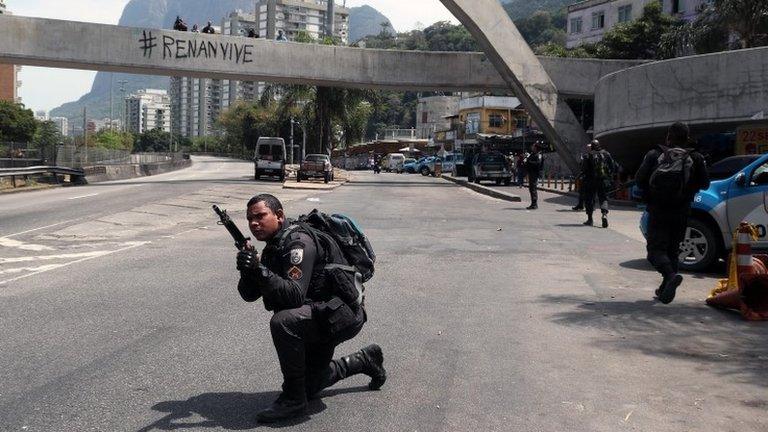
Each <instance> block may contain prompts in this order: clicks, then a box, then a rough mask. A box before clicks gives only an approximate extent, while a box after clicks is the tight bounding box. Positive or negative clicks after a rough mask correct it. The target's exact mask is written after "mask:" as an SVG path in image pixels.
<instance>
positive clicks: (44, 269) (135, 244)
mask: <svg viewBox="0 0 768 432" xmlns="http://www.w3.org/2000/svg"><path fill="white" fill-rule="evenodd" d="M149 243H152V242H149V241H144V242H130V243H126V244H128V245H129V246H127V247H124V248H120V249H115V250H113V251H109V252H108V253H105V254H102V255H99V257H101V256H107V255H111V254H114V253H118V252H123V251H127V250H129V249H134V248H137V247H139V246H144V245H146V244H149ZM94 258H98V257H85V258H81V259H79V260H75V261H70V262H68V263H66V264H52V265H49V266H42V267H38V268H37V270H35V271H33V272H32V273H28V274H25V275H21V276H17V277H15V278H11V279H6V280H2V281H0V285H5V284H7V283H10V282H14V281H17V280H19V279H24V278H28V277H30V276H34V275H38V274H40V273H44V272H47V271H51V270H55V269H58V268H62V267H66V266H70V265H72V264H77V263H81V262H84V261H88V260H92V259H94Z"/></svg>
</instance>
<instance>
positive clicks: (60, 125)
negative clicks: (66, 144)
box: [50, 117, 69, 136]
mask: <svg viewBox="0 0 768 432" xmlns="http://www.w3.org/2000/svg"><path fill="white" fill-rule="evenodd" d="M50 121H52V122H53V124H55V125H56V129H58V130H59V132H61V134H62V135H64V136H69V120H68V119H67V118H66V117H51V118H50Z"/></svg>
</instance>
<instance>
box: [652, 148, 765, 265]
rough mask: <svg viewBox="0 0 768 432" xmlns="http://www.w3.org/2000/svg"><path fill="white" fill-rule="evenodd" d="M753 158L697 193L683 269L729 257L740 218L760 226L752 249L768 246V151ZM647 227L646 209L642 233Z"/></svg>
mask: <svg viewBox="0 0 768 432" xmlns="http://www.w3.org/2000/svg"><path fill="white" fill-rule="evenodd" d="M751 160H752V162H751V163H749V164H748V165H747V166H745V167H743V168H742V169H739V170H738V172H736V173H735V174H733V175H731V176H730V177H727V178H725V179H722V180H714V181H712V184H711V186H710V187H709V189H707V190H703V191H701V192H699V193H698V194H696V196H695V197H694V200H693V204H692V206H691V217H690V218H689V220H688V229H687V230H686V233H685V240H684V241H683V243H682V244H681V245H680V268H681V269H683V270H688V271H701V270H705V269H707V268H708V267H709V266H711V265H712V264H713V263H715V262H716V261H717V260H718V259H720V258H724V257H726V256H727V254H728V253H729V252H730V250H731V248H732V245H731V241H732V239H733V233H734V232H735V231H736V229H737V228H738V227H739V224H740V223H741V222H749V223H751V224H753V225H756V226H757V228H758V232H759V238H758V239H757V241H755V242H753V243H752V247H753V249H756V250H768V238H766V226H768V154H766V155H762V156H760V157H758V158H757V159H754V158H753V159H751ZM744 161H745V163H748V162H750V159H745V160H744ZM716 166H717V164H715V165H713V168H716ZM647 228H648V214H647V213H645V214H643V217H642V219H641V222H640V229H641V230H642V232H643V235H647V232H648V229H647Z"/></svg>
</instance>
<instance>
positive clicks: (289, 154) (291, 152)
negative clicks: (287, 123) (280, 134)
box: [288, 116, 296, 165]
mask: <svg viewBox="0 0 768 432" xmlns="http://www.w3.org/2000/svg"><path fill="white" fill-rule="evenodd" d="M294 123H295V122H294V120H293V116H291V148H290V151H289V152H288V160H290V161H291V165H293V164H294V163H296V161H294V160H293V124H294Z"/></svg>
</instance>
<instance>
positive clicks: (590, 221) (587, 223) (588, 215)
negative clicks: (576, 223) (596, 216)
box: [584, 214, 595, 226]
mask: <svg viewBox="0 0 768 432" xmlns="http://www.w3.org/2000/svg"><path fill="white" fill-rule="evenodd" d="M594 224H595V221H594V220H593V219H592V215H591V214H587V221H586V222H584V225H586V226H593V225H594Z"/></svg>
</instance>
